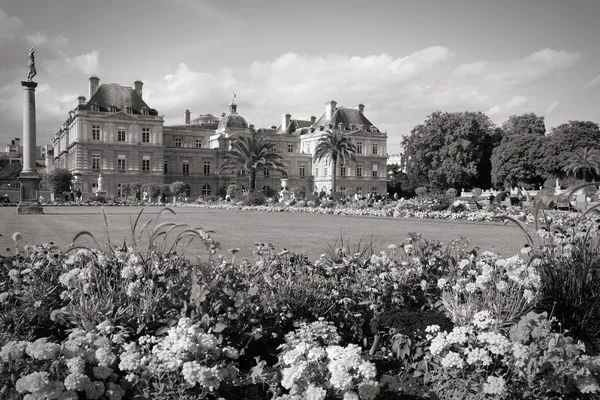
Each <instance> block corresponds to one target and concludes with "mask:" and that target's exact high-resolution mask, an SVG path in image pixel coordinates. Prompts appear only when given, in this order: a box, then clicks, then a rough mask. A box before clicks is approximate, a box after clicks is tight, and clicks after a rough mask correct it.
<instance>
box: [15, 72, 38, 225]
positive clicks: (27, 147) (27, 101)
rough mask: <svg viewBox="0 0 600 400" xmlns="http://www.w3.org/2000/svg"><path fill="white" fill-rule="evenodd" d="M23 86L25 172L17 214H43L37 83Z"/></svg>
mask: <svg viewBox="0 0 600 400" xmlns="http://www.w3.org/2000/svg"><path fill="white" fill-rule="evenodd" d="M21 86H23V94H24V98H23V170H22V171H21V175H20V176H19V181H20V182H21V200H20V202H19V205H18V206H17V214H42V213H43V209H42V206H41V205H40V202H39V199H38V197H39V188H40V181H41V180H42V177H41V176H40V175H39V174H38V173H37V169H36V164H35V160H36V146H35V144H36V143H35V139H36V138H35V135H36V127H35V88H36V87H37V83H36V82H30V81H22V82H21Z"/></svg>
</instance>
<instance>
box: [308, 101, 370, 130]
mask: <svg viewBox="0 0 600 400" xmlns="http://www.w3.org/2000/svg"><path fill="white" fill-rule="evenodd" d="M340 123H341V124H343V126H344V128H347V129H350V125H355V126H356V127H357V128H359V127H360V126H361V125H363V127H364V129H365V130H366V131H369V130H370V129H371V126H373V123H371V121H369V119H368V118H367V117H365V115H364V114H363V113H361V112H360V111H358V110H357V109H356V108H347V107H338V108H336V110H335V111H334V112H333V114H332V115H331V119H327V118H326V114H325V113H323V115H321V118H319V119H318V120H317V121H315V123H314V124H313V125H312V128H319V127H320V126H325V127H326V126H328V125H329V124H333V126H334V127H335V128H337V127H338V126H339V124H340Z"/></svg>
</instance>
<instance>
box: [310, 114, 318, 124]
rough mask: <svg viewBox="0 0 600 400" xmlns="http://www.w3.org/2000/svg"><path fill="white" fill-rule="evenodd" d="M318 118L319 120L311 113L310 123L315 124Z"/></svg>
mask: <svg viewBox="0 0 600 400" xmlns="http://www.w3.org/2000/svg"><path fill="white" fill-rule="evenodd" d="M316 120H317V117H315V116H314V115H311V117H310V124H311V125H314V124H315V121H316Z"/></svg>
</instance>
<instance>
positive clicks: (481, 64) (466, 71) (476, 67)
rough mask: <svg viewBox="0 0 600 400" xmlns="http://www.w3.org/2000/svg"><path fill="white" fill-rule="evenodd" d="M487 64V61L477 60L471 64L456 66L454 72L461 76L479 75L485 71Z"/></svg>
mask: <svg viewBox="0 0 600 400" xmlns="http://www.w3.org/2000/svg"><path fill="white" fill-rule="evenodd" d="M487 65H488V62H487V61H477V62H474V63H470V64H461V65H459V66H458V67H456V68H455V69H454V71H452V72H453V73H454V74H456V75H461V76H467V75H479V74H481V73H482V72H483V70H484V69H485V67H486V66H487Z"/></svg>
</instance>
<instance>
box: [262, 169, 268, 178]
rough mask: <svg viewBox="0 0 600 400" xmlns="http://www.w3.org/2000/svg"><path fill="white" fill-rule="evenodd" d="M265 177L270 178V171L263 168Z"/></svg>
mask: <svg viewBox="0 0 600 400" xmlns="http://www.w3.org/2000/svg"><path fill="white" fill-rule="evenodd" d="M263 176H264V177H265V178H266V177H267V176H269V170H268V169H267V168H263Z"/></svg>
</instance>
